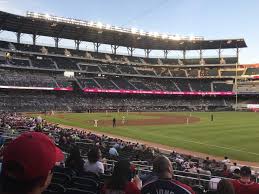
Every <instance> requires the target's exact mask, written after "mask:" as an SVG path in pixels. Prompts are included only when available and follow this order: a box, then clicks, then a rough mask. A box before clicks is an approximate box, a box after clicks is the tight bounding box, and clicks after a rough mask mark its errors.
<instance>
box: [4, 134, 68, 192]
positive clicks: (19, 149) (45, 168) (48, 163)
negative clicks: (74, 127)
mask: <svg viewBox="0 0 259 194" xmlns="http://www.w3.org/2000/svg"><path fill="white" fill-rule="evenodd" d="M62 160H64V155H63V153H62V151H61V150H60V149H59V148H58V147H56V146H55V144H54V143H53V142H52V140H51V139H50V138H49V137H48V136H47V135H45V134H43V133H39V132H28V133H24V134H22V135H20V136H19V137H18V138H16V139H15V140H13V141H12V142H11V143H9V144H8V145H7V147H6V148H5V149H4V153H3V165H2V172H1V191H0V193H1V194H10V193H11V194H18V193H19V194H40V193H42V192H43V191H44V190H45V189H46V188H47V187H48V186H49V184H50V182H51V179H52V175H53V173H52V169H53V168H54V166H55V164H56V162H60V161H62Z"/></svg>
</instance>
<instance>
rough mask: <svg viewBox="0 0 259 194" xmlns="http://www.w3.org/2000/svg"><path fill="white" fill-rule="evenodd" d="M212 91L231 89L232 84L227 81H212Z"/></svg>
mask: <svg viewBox="0 0 259 194" xmlns="http://www.w3.org/2000/svg"><path fill="white" fill-rule="evenodd" d="M213 91H215V92H225V91H229V92H231V91H233V84H227V83H213Z"/></svg>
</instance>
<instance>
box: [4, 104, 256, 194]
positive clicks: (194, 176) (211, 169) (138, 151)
mask: <svg viewBox="0 0 259 194" xmlns="http://www.w3.org/2000/svg"><path fill="white" fill-rule="evenodd" d="M197 100H198V99H197ZM203 103H204V104H206V103H209V102H208V101H207V100H206V99H204V100H203ZM2 118H5V123H6V124H7V125H10V126H17V125H19V128H18V127H17V129H16V130H14V132H13V133H8V131H9V130H8V129H7V128H5V127H2V128H1V129H0V135H2V134H3V133H4V134H5V136H4V139H5V141H4V143H5V144H7V143H8V139H13V138H15V137H16V136H18V135H19V134H21V133H24V132H26V131H28V130H30V124H35V125H36V120H34V119H31V118H30V117H24V116H20V115H19V114H16V115H13V114H12V113H0V119H2ZM0 124H1V122H0ZM44 131H45V132H47V134H48V135H50V136H51V137H54V140H55V142H56V143H57V144H59V147H60V148H61V149H62V150H63V151H64V152H65V155H69V154H68V153H67V152H66V151H67V150H68V151H69V150H70V148H72V147H74V146H76V147H77V148H78V149H79V151H80V152H81V153H87V152H88V148H86V147H84V146H78V145H79V143H82V142H88V145H91V146H92V147H94V146H95V145H96V143H98V144H101V145H102V146H100V147H99V148H100V150H101V152H102V154H103V157H105V159H104V160H103V163H104V167H105V174H99V175H97V174H94V173H90V172H77V171H76V170H75V169H74V168H71V167H64V166H63V165H60V166H56V167H55V168H54V169H53V171H54V172H53V178H52V182H51V184H50V185H49V187H48V188H47V190H46V191H45V192H44V194H53V193H60V194H66V193H72V194H75V193H84V194H98V193H100V190H101V188H102V186H103V184H104V182H106V181H107V180H108V179H109V178H110V174H111V173H112V170H113V168H112V167H113V166H114V164H115V163H116V161H117V160H121V159H127V160H129V161H131V164H132V171H133V174H134V173H135V172H134V171H135V170H136V169H137V170H138V172H137V173H138V175H139V177H140V178H141V179H142V180H143V181H144V184H145V181H146V180H147V178H148V177H149V176H150V173H151V172H152V171H151V166H152V162H153V158H154V156H157V155H160V154H163V155H166V156H167V157H168V158H169V159H170V160H171V162H172V164H173V166H174V178H175V179H176V180H179V181H181V182H183V183H186V184H188V185H189V186H191V187H192V188H193V190H195V191H196V193H202V194H203V193H204V194H205V193H213V192H214V190H212V189H211V187H210V184H211V183H210V181H211V179H212V178H228V179H235V178H237V176H236V175H235V174H234V173H232V172H230V171H229V172H228V175H227V177H226V175H224V165H225V163H223V162H221V161H216V160H209V159H203V158H200V157H194V156H190V155H185V154H180V153H177V152H175V151H173V152H172V153H170V154H168V153H163V152H161V151H160V150H159V149H156V148H153V147H148V146H146V145H142V144H139V143H132V142H128V141H127V142H126V141H123V140H121V139H118V138H111V137H108V136H104V135H103V136H99V135H96V134H94V133H89V132H86V131H77V130H76V129H66V128H61V127H58V126H54V125H51V124H45V125H44ZM64 138H65V139H66V141H64ZM115 145H116V146H117V150H118V152H119V157H118V158H114V157H111V156H109V153H108V150H109V149H107V148H110V147H112V146H115ZM106 147H107V148H106ZM80 157H81V158H82V159H86V158H85V157H84V155H82V154H81V156H80ZM66 158H67V157H66ZM111 158H112V160H111ZM114 159H115V160H114ZM192 166H194V168H192ZM253 178H254V177H253ZM205 191H207V192H205Z"/></svg>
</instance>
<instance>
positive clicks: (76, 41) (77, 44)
mask: <svg viewBox="0 0 259 194" xmlns="http://www.w3.org/2000/svg"><path fill="white" fill-rule="evenodd" d="M80 44H81V41H80V40H75V48H76V50H79V46H80Z"/></svg>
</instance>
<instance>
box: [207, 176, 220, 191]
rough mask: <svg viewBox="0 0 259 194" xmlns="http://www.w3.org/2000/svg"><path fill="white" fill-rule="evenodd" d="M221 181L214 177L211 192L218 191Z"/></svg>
mask: <svg viewBox="0 0 259 194" xmlns="http://www.w3.org/2000/svg"><path fill="white" fill-rule="evenodd" d="M220 181H221V178H218V177H213V178H211V179H210V181H209V190H210V191H216V190H217V188H218V183H219V182H220Z"/></svg>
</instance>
